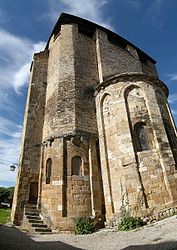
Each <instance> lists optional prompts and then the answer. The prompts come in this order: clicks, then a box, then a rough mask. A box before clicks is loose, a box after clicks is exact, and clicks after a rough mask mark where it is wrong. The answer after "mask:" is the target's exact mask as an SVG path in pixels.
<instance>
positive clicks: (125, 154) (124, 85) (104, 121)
mask: <svg viewBox="0 0 177 250" xmlns="http://www.w3.org/2000/svg"><path fill="white" fill-rule="evenodd" d="M130 75H131V74H130ZM145 79H146V80H145ZM106 86H107V87H105V88H104V85H103V87H102V89H100V90H99V93H98V94H97V97H96V107H97V123H98V127H99V140H100V154H101V163H102V174H103V187H104V196H105V206H106V218H107V220H110V219H111V218H113V217H114V216H115V215H116V214H117V216H118V214H119V213H120V210H121V209H122V207H125V208H126V209H127V210H130V211H133V213H134V214H136V215H141V216H142V215H144V214H146V215H147V214H148V213H152V212H155V211H158V212H159V211H160V210H163V209H165V208H169V207H170V206H173V204H174V202H176V200H177V199H176V196H175V194H174V192H175V190H176V187H175V184H174V183H175V182H176V178H177V175H176V173H177V171H176V170H175V164H174V159H173V162H172V154H171V155H169V152H170V147H169V146H170V145H169V144H168V145H167V144H165V145H166V147H165V148H164V146H163V144H164V142H165V141H167V135H166V132H165V129H164V125H163V121H162V118H161V116H160V112H159V108H158V106H157V99H156V97H155V90H156V89H159V88H160V84H159V83H157V81H156V82H155V83H153V79H152V78H150V79H149V78H148V76H146V77H145V78H144V77H143V79H142V76H141V75H139V77H138V76H136V77H135V76H134V77H133V74H132V77H130V76H129V75H128V74H127V76H126V77H125V78H123V77H121V76H120V78H118V79H117V81H116V80H115V78H114V80H113V81H112V84H111V80H110V82H109V84H108V83H107V85H106ZM161 86H163V85H161ZM162 89H163V87H162V88H161V91H162V92H163V90H162ZM126 91H128V92H127V93H128V94H126ZM131 95H132V97H131ZM131 98H132V99H131ZM136 122H144V123H146V124H147V128H148V137H149V139H150V141H151V142H150V148H149V150H144V151H141V152H136V149H135V147H134V141H133V140H134V138H133V127H134V124H135V123H136ZM167 147H168V149H167ZM167 154H168V158H167V157H165V155H167Z"/></svg>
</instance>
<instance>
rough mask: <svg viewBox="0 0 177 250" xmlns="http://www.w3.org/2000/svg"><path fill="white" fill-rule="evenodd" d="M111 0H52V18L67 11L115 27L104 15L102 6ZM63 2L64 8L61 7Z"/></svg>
mask: <svg viewBox="0 0 177 250" xmlns="http://www.w3.org/2000/svg"><path fill="white" fill-rule="evenodd" d="M109 1H110V0H53V1H50V7H51V13H50V17H51V18H52V20H53V21H54V20H56V19H57V18H58V16H59V13H60V12H61V11H62V12H67V13H70V14H73V15H76V16H79V17H83V18H85V19H88V20H90V21H93V22H95V23H97V24H99V25H101V26H104V27H106V28H108V29H113V27H112V26H111V24H110V22H109V21H108V20H106V19H105V18H104V17H103V12H102V8H103V6H104V5H106V4H108V2H109ZM61 4H63V9H61Z"/></svg>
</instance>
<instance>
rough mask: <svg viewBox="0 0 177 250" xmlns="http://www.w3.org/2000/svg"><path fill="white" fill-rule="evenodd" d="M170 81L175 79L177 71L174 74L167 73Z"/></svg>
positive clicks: (176, 78)
mask: <svg viewBox="0 0 177 250" xmlns="http://www.w3.org/2000/svg"><path fill="white" fill-rule="evenodd" d="M167 76H168V77H169V80H170V81H177V73H176V74H168V75H167Z"/></svg>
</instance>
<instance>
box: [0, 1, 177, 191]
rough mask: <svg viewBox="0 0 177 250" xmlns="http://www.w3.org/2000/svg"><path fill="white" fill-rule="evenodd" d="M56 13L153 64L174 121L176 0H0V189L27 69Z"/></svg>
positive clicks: (17, 136) (7, 175) (6, 180)
mask: <svg viewBox="0 0 177 250" xmlns="http://www.w3.org/2000/svg"><path fill="white" fill-rule="evenodd" d="M61 12H68V13H72V14H75V15H78V16H81V17H83V18H86V19H89V20H92V21H93V22H96V23H98V24H100V25H103V26H106V27H107V28H110V29H112V30H114V31H115V32H116V33H119V35H121V36H123V37H124V38H126V39H127V40H129V41H131V42H132V43H134V44H135V45H136V46H137V47H139V48H140V49H142V50H143V51H145V52H146V53H147V54H149V55H150V56H151V57H153V58H154V59H155V60H156V61H157V69H158V72H159V76H160V79H161V80H162V81H164V82H165V83H166V84H167V86H168V88H169V90H170V96H169V102H170V105H171V109H172V112H173V115H174V118H175V121H176V122H177V1H176V0H168V1H167V0H148V1H147V0H25V1H24V0H15V1H12V0H1V1H0V142H1V143H0V186H13V185H15V178H16V174H17V170H16V171H14V172H10V171H9V166H10V165H11V164H13V163H18V158H19V151H20V150H19V149H20V143H21V132H22V127H23V114H24V109H25V101H26V93H27V86H28V79H29V67H30V63H31V60H32V55H33V53H34V52H37V51H40V50H42V49H43V48H44V46H45V43H46V41H47V40H48V37H49V35H50V33H51V30H52V28H53V26H54V24H55V22H56V20H57V18H58V16H59V15H60V13H61Z"/></svg>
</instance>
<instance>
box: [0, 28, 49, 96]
mask: <svg viewBox="0 0 177 250" xmlns="http://www.w3.org/2000/svg"><path fill="white" fill-rule="evenodd" d="M0 37H1V39H0V82H1V85H0V91H2V89H7V88H12V87H13V88H14V89H15V90H16V92H19V90H20V87H22V86H23V85H25V84H27V82H28V77H29V70H30V62H31V60H32V55H33V54H34V52H37V51H39V50H42V49H43V48H44V42H38V43H34V42H33V41H31V40H28V39H25V38H22V37H18V36H16V35H14V34H11V33H9V32H7V31H6V30H3V29H0Z"/></svg>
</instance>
